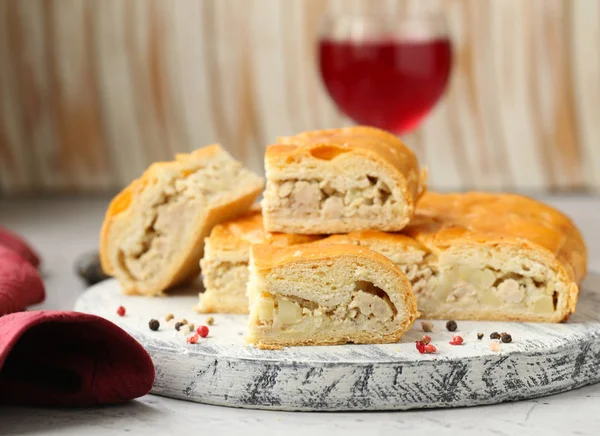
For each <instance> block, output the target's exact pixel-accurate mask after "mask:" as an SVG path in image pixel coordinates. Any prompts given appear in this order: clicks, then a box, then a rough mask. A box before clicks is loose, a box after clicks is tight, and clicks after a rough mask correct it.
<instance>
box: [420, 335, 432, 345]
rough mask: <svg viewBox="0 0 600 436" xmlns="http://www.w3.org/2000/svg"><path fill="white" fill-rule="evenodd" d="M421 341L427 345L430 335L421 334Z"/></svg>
mask: <svg viewBox="0 0 600 436" xmlns="http://www.w3.org/2000/svg"><path fill="white" fill-rule="evenodd" d="M421 342H423V343H424V344H425V345H427V344H428V343H430V342H431V336H428V335H423V337H422V338H421Z"/></svg>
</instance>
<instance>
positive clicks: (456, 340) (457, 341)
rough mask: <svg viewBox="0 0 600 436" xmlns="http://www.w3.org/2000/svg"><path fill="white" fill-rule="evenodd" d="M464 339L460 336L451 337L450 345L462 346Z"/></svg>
mask: <svg viewBox="0 0 600 436" xmlns="http://www.w3.org/2000/svg"><path fill="white" fill-rule="evenodd" d="M463 342H464V339H463V338H462V336H457V335H453V336H452V340H451V341H450V345H462V343H463Z"/></svg>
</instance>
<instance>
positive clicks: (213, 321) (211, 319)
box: [206, 316, 215, 325]
mask: <svg viewBox="0 0 600 436" xmlns="http://www.w3.org/2000/svg"><path fill="white" fill-rule="evenodd" d="M214 323H215V317H214V316H209V317H208V318H206V324H208V325H213V324H214Z"/></svg>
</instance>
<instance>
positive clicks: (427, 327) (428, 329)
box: [421, 321, 433, 333]
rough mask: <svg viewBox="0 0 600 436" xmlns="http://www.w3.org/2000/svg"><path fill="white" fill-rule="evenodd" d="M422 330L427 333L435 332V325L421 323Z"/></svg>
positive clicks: (427, 322) (426, 322)
mask: <svg viewBox="0 0 600 436" xmlns="http://www.w3.org/2000/svg"><path fill="white" fill-rule="evenodd" d="M421 328H422V329H423V331H424V332H425V333H428V332H431V331H433V324H432V323H430V322H429V321H421Z"/></svg>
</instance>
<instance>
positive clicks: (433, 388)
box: [76, 274, 600, 411]
mask: <svg viewBox="0 0 600 436" xmlns="http://www.w3.org/2000/svg"><path fill="white" fill-rule="evenodd" d="M196 303H197V295H196V292H195V291H190V292H187V293H186V292H184V291H182V292H181V293H179V294H177V295H173V296H170V297H168V298H144V297H133V296H125V295H122V294H121V291H120V289H119V285H118V284H117V282H116V281H114V280H108V281H105V282H102V283H99V284H97V285H95V286H93V287H92V288H90V289H89V290H88V291H86V292H85V293H84V294H83V295H82V296H81V298H80V299H79V301H78V302H77V304H76V310H78V311H81V312H87V313H93V314H96V315H100V316H102V317H105V318H107V319H109V320H111V321H113V322H115V323H116V324H118V325H120V326H121V327H123V328H124V329H125V330H127V331H128V332H129V333H130V334H132V335H133V336H134V337H135V338H136V339H137V340H138V341H140V342H141V343H142V344H143V345H144V346H145V347H146V349H147V350H148V352H149V353H150V355H151V356H152V359H153V361H154V364H155V366H156V381H155V384H154V388H153V390H152V393H154V394H157V395H164V396H168V397H173V398H179V399H183V400H188V401H197V402H201V403H207V404H216V405H223V406H232V407H246V408H257V409H275V410H312V411H326V410H328V411H342V410H393V409H412V408H432V407H456V406H475V405H482V404H492V403H499V402H503V401H514V400H521V399H525V398H534V397H540V396H544V395H550V394H554V393H558V392H563V391H568V390H570V389H575V388H577V387H580V386H583V385H587V384H591V383H595V382H597V381H599V380H600V275H598V274H595V275H591V276H590V277H589V278H588V279H587V280H586V281H585V283H584V285H583V287H582V291H581V294H580V299H579V304H578V311H577V314H576V315H574V316H573V317H571V319H570V321H569V322H568V323H566V324H533V323H500V322H466V321H459V322H458V331H457V332H456V333H457V334H460V335H461V336H463V337H464V339H465V344H464V345H462V346H451V345H449V344H448V341H449V339H450V338H451V335H452V334H451V333H450V332H448V331H446V329H445V321H433V323H434V326H435V329H434V331H433V332H432V333H430V335H431V336H432V338H433V343H434V344H435V345H436V347H437V349H438V352H437V353H436V354H430V355H422V354H419V353H418V351H417V350H416V349H415V345H414V341H415V340H417V339H419V338H420V337H421V336H422V335H423V331H422V330H421V327H420V322H419V321H417V323H416V324H415V326H414V327H413V329H412V330H411V331H409V332H408V333H407V334H406V335H405V337H404V338H403V339H402V342H401V343H397V344H386V345H343V346H332V347H293V348H287V349H284V350H278V351H272V350H258V349H255V348H253V347H249V346H246V345H245V344H244V341H243V334H244V333H243V332H244V327H245V321H246V317H245V316H242V315H220V314H216V315H213V316H214V318H215V324H214V325H213V326H210V335H209V337H208V338H206V339H201V340H200V341H199V342H198V343H197V344H195V345H192V344H187V343H186V341H185V336H183V335H182V334H181V333H178V332H176V331H175V330H174V328H173V327H172V326H171V327H168V326H167V325H166V323H165V322H164V315H165V314H166V313H169V312H171V313H173V314H174V315H175V317H176V319H180V318H186V319H187V320H189V321H190V322H193V323H195V324H196V325H199V324H203V323H204V320H205V319H206V317H207V316H206V315H200V314H197V313H196V312H194V311H193V309H192V307H193V306H194V305H195V304H196ZM119 305H123V306H125V307H126V309H127V314H126V316H124V317H119V316H118V315H117V314H116V310H117V307H118V306H119ZM151 318H156V319H159V320H160V321H161V327H160V330H159V331H157V332H154V331H151V330H150V329H149V328H148V321H149V320H150V319H151ZM493 331H498V332H504V331H506V332H509V333H511V334H512V337H513V343H511V344H502V345H501V349H500V351H499V352H494V351H491V350H490V348H489V342H490V340H489V339H488V338H489V334H490V333H491V332H493ZM478 332H481V333H485V338H484V339H483V340H481V341H478V340H477V338H476V334H477V333H478Z"/></svg>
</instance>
